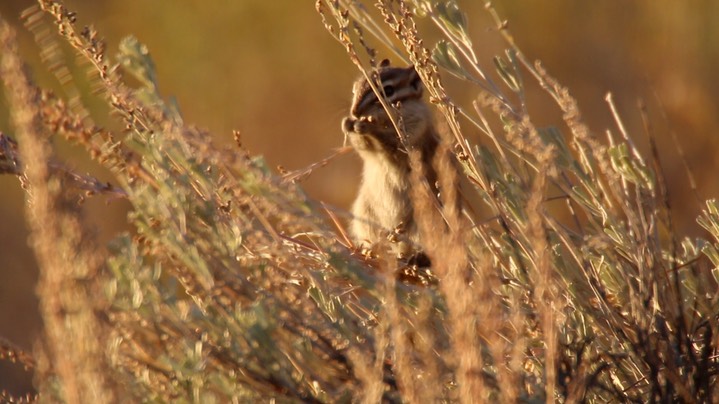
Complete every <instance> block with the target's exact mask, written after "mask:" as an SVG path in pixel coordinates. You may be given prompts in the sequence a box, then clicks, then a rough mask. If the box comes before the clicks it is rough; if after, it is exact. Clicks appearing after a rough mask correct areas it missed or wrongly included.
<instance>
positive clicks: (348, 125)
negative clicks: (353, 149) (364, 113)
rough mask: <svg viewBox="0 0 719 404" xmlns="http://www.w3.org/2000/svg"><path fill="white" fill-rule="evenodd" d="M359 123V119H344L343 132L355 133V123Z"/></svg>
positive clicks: (349, 117)
mask: <svg viewBox="0 0 719 404" xmlns="http://www.w3.org/2000/svg"><path fill="white" fill-rule="evenodd" d="M356 122H357V119H355V118H353V117H351V116H348V117H345V118H344V119H342V131H343V132H345V133H347V132H354V129H355V123H356Z"/></svg>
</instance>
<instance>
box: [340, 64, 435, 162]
mask: <svg viewBox="0 0 719 404" xmlns="http://www.w3.org/2000/svg"><path fill="white" fill-rule="evenodd" d="M376 77H377V82H376V83H375V84H376V88H377V89H378V90H379V94H376V93H375V92H374V90H373V89H372V87H371V86H370V84H369V83H368V82H367V80H366V79H365V78H364V77H361V78H360V79H358V80H357V81H356V82H355V84H354V88H353V90H352V93H353V100H352V108H351V109H350V115H349V116H348V117H346V118H344V119H343V120H342V130H343V131H344V133H345V134H346V135H347V136H348V137H349V139H350V142H351V143H352V146H354V147H355V149H357V150H358V151H368V152H373V151H378V152H389V153H394V152H396V151H398V150H401V149H402V148H403V146H402V142H401V141H400V136H399V134H398V133H397V130H396V129H395V125H393V123H392V120H391V119H390V117H389V115H388V114H387V111H386V110H385V108H384V106H383V105H382V103H381V102H380V97H382V98H384V100H385V101H386V104H387V105H388V107H389V108H390V109H393V111H392V113H393V115H394V117H395V122H396V124H397V127H398V128H399V129H400V131H401V132H402V135H403V136H405V139H406V143H407V146H410V147H412V146H418V145H420V144H421V143H422V142H423V141H424V137H426V136H427V133H426V132H427V131H428V129H429V128H430V126H431V115H430V112H429V109H428V108H427V105H426V104H425V103H424V101H422V91H423V88H422V80H421V79H420V78H419V75H418V74H417V72H416V71H415V69H414V67H413V66H409V67H406V68H402V67H391V66H389V61H387V60H384V61H382V63H381V64H380V67H379V68H378V69H377V76H376Z"/></svg>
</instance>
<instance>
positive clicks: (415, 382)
mask: <svg viewBox="0 0 719 404" xmlns="http://www.w3.org/2000/svg"><path fill="white" fill-rule="evenodd" d="M316 5H317V9H318V12H319V13H320V15H321V16H322V18H323V19H324V22H325V26H326V27H327V28H328V30H329V32H330V33H331V34H332V35H333V36H334V37H335V38H336V39H337V40H338V41H339V42H340V43H341V44H342V45H343V46H344V47H345V48H346V50H347V52H348V55H349V57H350V58H351V60H352V61H353V62H354V63H355V64H356V65H357V66H358V67H359V68H360V69H361V71H362V72H364V74H365V75H366V76H367V77H368V78H369V77H372V75H373V74H374V70H373V69H374V66H376V59H377V55H378V54H379V53H380V52H379V51H378V50H376V49H375V47H379V46H382V47H384V48H386V49H389V50H391V51H392V52H394V53H395V55H396V56H397V57H398V58H400V59H402V60H404V61H406V62H409V63H412V64H414V65H415V67H416V69H417V71H418V72H419V74H420V76H421V77H422V79H423V81H424V83H425V86H426V88H427V92H428V93H429V98H430V101H431V102H432V103H433V104H435V105H436V107H437V112H438V114H437V115H438V116H437V117H438V120H440V121H441V124H442V125H441V126H443V127H446V128H447V130H446V131H444V132H443V134H442V136H443V139H442V142H443V144H442V146H441V147H442V148H443V150H444V151H445V152H444V153H438V156H439V157H438V158H437V159H436V161H435V162H434V164H435V168H436V170H437V172H438V177H439V182H440V184H441V185H442V186H441V189H443V190H450V191H449V192H445V193H443V195H442V196H441V197H442V202H443V203H442V206H443V207H442V208H440V209H438V207H437V206H436V204H434V203H433V202H432V201H431V200H430V196H429V195H427V194H426V192H424V188H423V187H421V186H417V187H414V189H413V192H412V198H413V199H414V200H415V206H416V207H417V208H416V210H417V212H418V214H419V217H418V224H419V227H420V230H421V232H422V234H423V239H424V241H425V244H426V246H427V250H428V253H429V255H430V256H431V257H432V262H433V264H434V265H433V267H432V269H431V272H432V276H433V277H434V278H436V282H430V283H429V284H422V282H405V281H404V280H405V279H404V278H402V277H399V278H400V279H398V277H397V276H395V274H398V273H403V272H402V271H406V270H407V269H406V268H402V263H399V262H397V260H396V259H395V258H393V257H392V256H390V255H387V254H380V256H379V257H377V259H376V260H369V259H365V258H363V257H361V256H359V255H357V254H355V253H354V252H353V251H352V249H351V248H348V247H349V243H348V241H347V239H346V237H344V236H343V234H344V233H343V232H342V231H341V226H342V225H341V223H340V222H339V221H338V220H337V219H336V216H335V215H334V214H333V213H332V212H331V211H330V210H327V209H325V207H324V205H323V204H322V203H320V202H317V201H314V200H312V199H310V198H308V197H307V196H305V195H304V194H303V193H302V191H301V189H300V188H299V187H298V186H297V185H295V184H294V180H296V179H299V178H302V177H304V176H306V175H310V174H311V171H312V170H313V169H315V168H316V167H319V166H322V165H323V164H325V163H326V161H323V162H319V163H318V164H317V165H315V166H313V167H310V168H309V169H308V170H306V171H302V172H297V173H287V174H285V175H284V176H279V175H277V174H275V173H273V172H272V171H271V170H270V169H268V168H267V167H266V166H265V165H264V163H263V161H262V160H261V159H260V158H256V157H253V156H251V155H249V154H248V153H247V152H246V151H244V150H242V148H241V146H240V144H239V140H238V148H237V149H235V150H226V149H220V148H217V147H215V146H214V145H213V143H212V141H211V137H210V135H209V134H208V133H205V132H204V131H202V130H199V129H197V128H195V127H193V126H191V125H188V124H186V123H185V122H184V121H183V120H182V118H181V116H180V114H179V112H178V111H177V110H176V109H175V107H174V106H172V105H169V104H167V103H165V102H164V101H163V99H162V97H161V96H160V95H159V94H158V92H157V80H158V78H157V77H156V75H155V71H154V66H153V63H152V60H151V59H150V58H149V55H148V53H147V50H146V49H145V48H144V47H143V46H142V45H141V44H139V43H138V42H137V41H136V40H134V39H132V38H128V39H126V40H125V41H123V42H122V44H121V47H120V55H119V57H118V59H117V60H115V61H111V60H109V57H108V56H107V55H106V54H105V49H104V45H103V42H102V41H101V39H100V37H99V35H98V34H97V32H96V31H94V29H92V28H85V29H78V28H77V27H76V26H75V22H74V19H75V18H74V15H73V13H72V12H70V11H69V10H67V9H66V8H65V7H64V6H63V5H62V3H61V2H58V1H51V0H40V1H39V7H38V8H36V9H34V10H31V11H29V12H28V13H27V15H26V19H27V20H28V21H29V23H30V24H31V25H32V26H33V27H35V28H37V27H38V24H43V22H42V21H44V20H46V19H50V20H52V21H53V23H54V24H55V25H56V27H57V28H58V30H57V31H58V33H59V35H60V38H62V39H63V40H64V41H66V42H67V43H68V44H69V45H70V46H72V47H73V48H74V49H75V50H76V51H77V53H78V54H79V55H80V56H81V57H82V58H84V60H86V61H87V62H89V65H90V66H91V71H92V73H93V75H94V77H95V80H96V87H97V88H98V89H100V90H101V92H100V94H101V96H102V97H104V99H106V101H107V103H108V105H109V106H110V107H111V109H112V114H113V117H115V118H116V119H118V120H120V121H121V122H122V123H123V126H124V127H125V129H124V130H123V131H112V130H108V129H104V128H100V127H97V126H96V125H95V124H94V123H93V122H92V118H91V117H90V116H89V115H87V113H86V112H85V110H84V109H83V108H82V107H81V105H79V104H78V100H77V99H75V98H73V99H71V100H62V99H59V98H58V97H56V96H54V95H52V94H51V93H49V92H46V91H43V90H41V89H38V88H37V87H35V86H34V85H33V83H32V82H30V81H29V79H28V78H27V74H26V73H25V72H24V70H23V67H22V61H21V59H20V56H19V55H18V52H17V49H16V44H15V41H14V35H13V32H12V30H11V29H10V28H9V27H8V25H7V24H5V23H3V22H2V21H0V50H1V53H0V55H1V64H0V68H1V69H2V70H1V72H2V77H3V79H4V80H3V81H4V83H5V89H6V94H7V95H8V99H9V100H10V105H11V109H12V116H13V122H14V127H15V135H16V136H17V144H16V143H14V142H13V141H11V140H9V138H8V137H5V136H3V137H2V138H0V140H2V141H1V142H0V160H2V161H0V168H2V172H3V173H11V174H16V175H18V176H19V177H20V178H21V180H22V183H23V184H24V186H25V187H26V190H27V192H28V203H27V217H28V222H29V224H30V227H31V229H32V245H33V248H34V250H35V253H36V256H37V258H38V263H39V265H40V270H41V278H40V282H39V285H38V291H39V296H40V300H41V308H42V315H43V320H44V326H45V333H44V337H43V339H42V341H40V342H38V343H37V348H36V349H35V352H34V354H33V356H34V359H33V358H30V356H29V354H24V353H21V352H19V351H17V350H16V349H15V348H13V347H12V346H11V345H10V344H5V343H3V344H0V353H2V354H3V355H4V356H6V357H9V358H11V359H12V358H24V359H22V360H23V363H24V364H26V366H30V365H28V364H32V366H34V369H35V370H34V371H35V374H36V378H35V379H36V386H37V390H38V393H39V397H40V399H42V400H46V401H65V402H71V403H81V402H112V401H118V400H127V401H130V402H132V401H138V400H147V401H162V402H166V401H182V402H185V401H194V402H245V401H251V400H268V399H275V400H280V401H283V402H284V401H288V402H289V401H307V402H336V401H343V402H346V401H362V402H378V401H382V400H384V401H391V402H401V401H407V402H428V401H459V402H486V401H500V402H516V401H536V400H539V401H561V402H583V401H591V402H605V401H618V402H647V401H661V402H664V401H680V402H712V401H716V400H717V397H719V391H717V387H716V386H715V385H716V383H715V381H716V374H717V338H718V337H717V335H718V332H719V324H717V313H719V301H718V299H719V293H717V292H718V291H717V286H718V284H717V280H718V279H719V276H717V275H719V269H717V268H718V265H719V244H717V243H719V206H717V204H716V203H715V202H714V201H708V202H707V210H706V211H705V212H703V213H702V214H701V215H700V216H699V218H698V221H699V223H700V224H701V225H702V226H703V227H704V228H705V229H706V230H707V232H708V233H707V234H708V235H709V236H710V237H711V239H710V240H700V239H697V240H690V239H688V238H682V237H681V235H678V234H676V233H675V231H674V230H673V227H672V221H671V211H670V209H669V207H668V206H667V203H666V202H665V201H666V200H667V198H666V191H665V189H666V187H665V186H664V185H663V183H662V182H661V175H659V174H657V170H656V169H657V168H658V167H660V164H659V161H657V159H656V154H655V155H653V156H652V157H651V159H650V160H648V161H649V162H647V160H646V159H645V157H643V156H641V155H640V153H639V152H638V151H637V149H636V148H635V147H634V145H633V144H632V139H631V136H630V135H629V134H627V133H626V130H624V128H623V125H622V124H621V118H620V115H619V113H618V112H617V110H616V108H615V107H614V104H613V102H612V100H611V97H608V99H607V101H608V104H609V108H611V110H612V112H613V114H614V117H615V121H616V123H617V130H618V133H619V136H616V135H615V134H614V133H611V132H608V133H607V134H606V136H607V141H603V140H600V138H599V137H598V136H597V135H596V134H595V133H594V132H593V131H592V130H591V129H590V128H589V127H588V126H587V125H586V124H584V123H583V121H582V118H581V115H580V113H579V108H578V106H577V104H576V101H575V100H574V99H573V98H572V97H571V95H570V94H569V91H568V90H567V89H566V88H564V87H563V86H562V85H561V84H559V83H558V82H557V81H556V80H555V79H553V78H552V77H551V76H550V75H549V74H548V73H547V72H546V71H544V69H543V68H542V67H541V65H539V63H532V62H531V61H530V60H529V59H528V58H527V57H526V56H525V55H523V54H522V52H521V50H520V49H518V48H517V46H516V45H515V43H514V41H513V38H512V37H511V35H510V34H509V32H508V31H507V30H506V26H505V25H504V24H503V23H502V22H501V20H500V18H499V17H498V16H497V15H496V12H495V11H494V10H493V9H492V8H491V6H488V8H487V10H488V12H489V13H490V14H491V15H492V16H493V17H494V18H495V21H496V23H497V26H496V32H497V34H498V35H500V36H502V37H503V38H504V39H505V40H506V43H507V46H508V49H509V50H508V51H507V53H506V55H504V56H502V57H497V58H496V59H495V71H494V72H491V73H490V72H489V71H487V70H485V68H484V67H483V66H481V64H480V63H479V62H478V57H477V55H476V54H475V48H474V46H473V44H472V43H471V40H470V39H469V35H467V29H468V23H469V22H468V21H469V20H468V19H467V17H466V16H464V14H462V12H461V10H459V9H458V8H457V7H456V5H455V4H454V3H453V2H451V1H450V2H447V3H446V4H444V5H432V4H431V2H429V1H426V0H415V1H413V2H409V1H404V0H395V1H390V0H381V1H379V2H377V4H376V12H375V11H372V12H371V11H370V9H369V8H368V6H365V5H363V4H361V3H359V2H354V1H331V0H318V1H317V3H316ZM418 15H420V16H421V17H418ZM418 18H426V19H428V20H429V21H431V22H432V23H433V24H434V28H435V29H436V30H437V32H439V33H441V34H442V35H443V36H444V38H445V39H444V41H443V42H441V43H439V44H438V45H437V46H436V47H435V48H434V49H433V50H430V49H428V48H427V47H426V44H425V43H424V42H423V41H422V39H421V38H422V33H421V32H420V31H419V30H418V28H417V24H416V19H418ZM44 24H46V22H45V23H44ZM372 44H377V46H374V45H372ZM58 63H59V62H57V61H55V62H54V63H53V65H52V66H51V68H53V69H54V71H55V72H56V73H57V74H58V76H62V74H63V73H62V72H63V67H62V64H61V63H60V64H58ZM440 73H441V74H440ZM446 73H450V74H452V75H454V76H456V77H458V78H460V79H461V80H464V81H465V82H466V83H467V85H468V86H475V87H476V94H477V97H476V101H475V102H474V103H473V104H472V105H456V104H455V103H454V102H453V100H452V98H451V97H450V95H449V94H447V92H446V90H445V87H444V86H443V85H442V83H443V76H442V75H444V74H446ZM123 74H129V75H133V76H134V77H135V78H136V79H137V82H139V83H141V84H140V86H139V87H137V88H133V87H130V86H128V85H127V84H125V81H124V79H123ZM491 77H498V78H499V79H501V82H495V81H494V80H493V79H492V78H491ZM527 86H539V87H541V88H542V89H543V90H544V91H545V92H546V93H547V95H548V98H549V99H550V100H552V101H553V102H554V103H555V104H556V106H557V108H558V109H559V110H560V111H562V112H563V116H564V122H561V123H557V126H556V127H537V126H536V125H535V124H534V120H533V118H532V116H531V115H530V114H529V113H528V112H527V111H528V109H527V108H526V107H527V105H526V99H525V98H524V94H525V92H526V88H527ZM489 117H492V119H489ZM494 118H497V119H494ZM494 121H497V122H501V124H500V125H494V124H491V123H490V122H494ZM468 126H471V127H473V128H474V129H476V130H478V131H480V132H481V133H483V134H484V135H486V139H484V140H486V142H484V141H483V142H481V144H474V143H473V142H471V141H469V140H468V139H467V138H466V137H465V136H464V134H463V133H464V131H465V130H466V129H463V128H466V127H468ZM51 133H52V134H53V135H59V136H62V137H64V138H66V139H69V140H71V141H73V142H76V143H77V144H79V145H81V146H83V147H84V148H85V149H86V150H87V152H88V154H89V155H90V156H92V157H93V158H94V159H96V160H97V161H98V162H99V163H100V164H102V165H103V166H105V167H107V168H108V169H110V170H111V172H112V173H113V175H114V177H115V182H116V185H109V184H102V183H100V182H98V181H95V180H93V179H92V178H90V177H87V176H78V175H75V174H73V173H71V172H70V171H68V170H66V169H63V168H62V166H61V165H59V164H57V163H53V162H52V161H53V158H52V150H51V148H50V146H49V143H48V142H47V138H48V137H49V134H51ZM237 136H238V138H239V134H237ZM342 152H344V151H340V152H338V153H342ZM411 160H412V161H413V163H412V164H413V165H415V166H417V165H418V164H419V162H418V161H417V160H418V157H417V156H411ZM457 168H459V169H457ZM458 177H461V178H458ZM459 180H461V181H460V182H463V183H465V186H463V187H462V193H463V194H464V195H460V194H459V193H457V192H454V190H455V189H457V188H456V187H455V186H454V184H456V183H457V182H458V181H459ZM415 181H416V183H418V184H419V183H421V181H422V179H421V178H415ZM88 192H89V193H92V194H98V193H99V194H108V195H111V196H113V197H121V198H126V199H127V200H128V201H129V203H130V204H131V205H132V212H131V214H130V216H129V220H130V222H131V223H132V224H133V225H134V227H135V229H136V233H135V234H133V235H130V234H120V235H118V236H117V237H116V239H115V240H114V241H113V242H112V243H111V245H110V246H108V247H107V248H103V247H101V246H96V245H94V244H93V243H92V241H91V240H92V238H91V237H88V235H89V234H90V233H89V231H88V230H87V229H86V228H85V227H84V225H83V221H82V219H81V215H80V209H79V206H78V204H77V200H78V198H79V197H80V195H81V194H86V193H88ZM460 198H462V199H466V200H471V201H477V202H476V204H475V205H476V206H467V209H465V210H464V211H460V210H459V209H457V206H459V204H458V203H457V202H456V201H457V200H458V199H460ZM329 222H334V223H335V224H336V225H337V226H338V227H340V231H339V232H336V231H334V229H332V228H330V227H329V226H328V225H327V223H329ZM3 397H6V396H3Z"/></svg>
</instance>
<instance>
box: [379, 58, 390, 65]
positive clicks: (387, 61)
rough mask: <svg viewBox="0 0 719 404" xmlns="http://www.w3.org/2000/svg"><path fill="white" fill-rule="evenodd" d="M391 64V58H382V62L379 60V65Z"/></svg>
mask: <svg viewBox="0 0 719 404" xmlns="http://www.w3.org/2000/svg"><path fill="white" fill-rule="evenodd" d="M387 66H389V59H382V61H381V62H379V67H387Z"/></svg>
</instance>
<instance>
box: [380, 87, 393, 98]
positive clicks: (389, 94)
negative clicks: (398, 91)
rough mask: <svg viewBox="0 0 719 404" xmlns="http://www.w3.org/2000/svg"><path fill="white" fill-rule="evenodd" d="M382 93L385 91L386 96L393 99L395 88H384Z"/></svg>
mask: <svg viewBox="0 0 719 404" xmlns="http://www.w3.org/2000/svg"><path fill="white" fill-rule="evenodd" d="M382 91H384V95H386V96H387V97H391V96H393V95H394V87H393V86H384V88H383V89H382Z"/></svg>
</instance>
